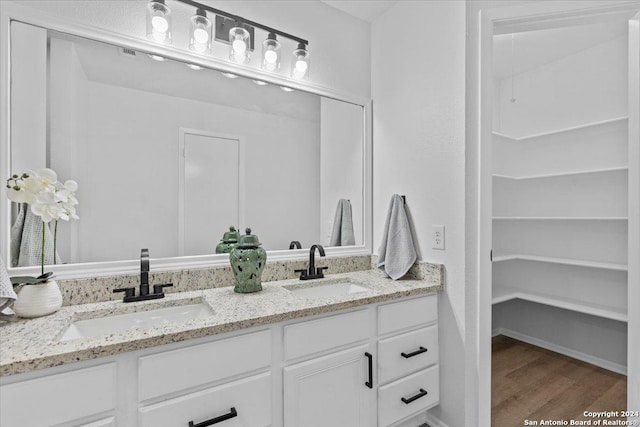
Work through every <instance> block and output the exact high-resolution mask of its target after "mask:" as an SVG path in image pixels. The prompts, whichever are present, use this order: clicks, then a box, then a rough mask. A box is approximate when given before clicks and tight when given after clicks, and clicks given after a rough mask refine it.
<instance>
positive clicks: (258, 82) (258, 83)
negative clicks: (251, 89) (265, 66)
mask: <svg viewBox="0 0 640 427" xmlns="http://www.w3.org/2000/svg"><path fill="white" fill-rule="evenodd" d="M253 82H254V83H255V84H257V85H258V86H266V85H267V84H268V83H267V82H263V81H262V80H254V81H253Z"/></svg>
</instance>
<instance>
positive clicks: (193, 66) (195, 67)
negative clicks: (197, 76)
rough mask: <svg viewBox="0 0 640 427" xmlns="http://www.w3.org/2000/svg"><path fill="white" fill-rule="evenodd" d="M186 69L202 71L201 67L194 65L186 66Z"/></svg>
mask: <svg viewBox="0 0 640 427" xmlns="http://www.w3.org/2000/svg"><path fill="white" fill-rule="evenodd" d="M187 67H189V68H191V69H192V70H202V67H201V66H199V65H196V64H187Z"/></svg>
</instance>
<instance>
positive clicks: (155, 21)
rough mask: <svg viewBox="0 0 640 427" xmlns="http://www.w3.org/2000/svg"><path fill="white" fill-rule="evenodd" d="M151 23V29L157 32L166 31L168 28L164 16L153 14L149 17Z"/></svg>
mask: <svg viewBox="0 0 640 427" xmlns="http://www.w3.org/2000/svg"><path fill="white" fill-rule="evenodd" d="M151 25H152V26H153V30H154V31H157V32H159V33H163V34H164V33H166V32H167V30H168V29H169V22H168V21H167V19H166V18H165V17H164V16H157V15H156V16H154V17H153V18H151Z"/></svg>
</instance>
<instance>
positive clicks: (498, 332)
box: [491, 328, 504, 338]
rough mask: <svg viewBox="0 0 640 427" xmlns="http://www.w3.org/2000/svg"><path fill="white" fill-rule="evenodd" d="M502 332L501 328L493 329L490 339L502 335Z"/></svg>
mask: <svg viewBox="0 0 640 427" xmlns="http://www.w3.org/2000/svg"><path fill="white" fill-rule="evenodd" d="M502 331H503V329H502V328H495V329H494V330H493V331H491V338H493V337H497V336H498V335H504V334H503V333H502Z"/></svg>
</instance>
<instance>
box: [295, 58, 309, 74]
mask: <svg viewBox="0 0 640 427" xmlns="http://www.w3.org/2000/svg"><path fill="white" fill-rule="evenodd" d="M308 67H309V65H307V61H305V60H302V59H299V60H297V61H296V71H297V72H298V73H300V74H304V73H306V72H307V68H308Z"/></svg>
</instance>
